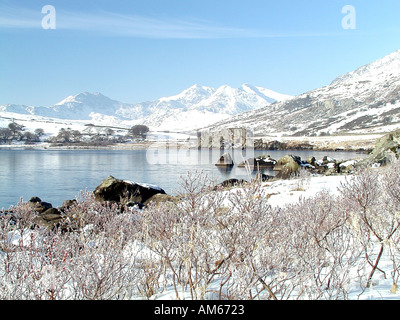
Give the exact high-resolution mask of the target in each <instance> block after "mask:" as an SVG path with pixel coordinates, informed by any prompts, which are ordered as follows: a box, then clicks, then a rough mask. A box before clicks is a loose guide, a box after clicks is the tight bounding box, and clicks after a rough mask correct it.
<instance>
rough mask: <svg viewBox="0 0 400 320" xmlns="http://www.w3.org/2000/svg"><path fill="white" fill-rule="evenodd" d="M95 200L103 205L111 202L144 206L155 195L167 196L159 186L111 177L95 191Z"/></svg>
mask: <svg viewBox="0 0 400 320" xmlns="http://www.w3.org/2000/svg"><path fill="white" fill-rule="evenodd" d="M93 193H94V195H95V199H96V200H97V201H99V202H101V203H105V202H111V203H119V204H122V205H125V204H127V203H129V202H132V201H134V202H136V203H138V204H143V203H144V202H146V201H147V200H148V199H150V198H151V197H152V196H154V195H155V194H159V193H160V194H166V193H165V191H164V190H163V189H161V188H159V187H157V186H153V185H148V184H143V183H134V182H130V181H125V180H120V179H116V178H114V177H113V176H109V177H107V178H106V179H104V180H103V181H102V182H101V184H100V185H99V186H98V187H97V188H96V189H95V190H94V192H93Z"/></svg>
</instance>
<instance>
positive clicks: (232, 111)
mask: <svg viewBox="0 0 400 320" xmlns="http://www.w3.org/2000/svg"><path fill="white" fill-rule="evenodd" d="M267 94H270V95H271V96H268V95H267ZM290 98H292V96H289V95H284V94H281V93H277V92H274V91H272V90H269V89H266V88H261V87H254V86H251V85H248V84H245V85H242V86H241V87H239V88H231V87H230V86H227V85H223V86H220V87H219V88H212V87H207V86H201V85H198V84H195V85H193V86H191V87H189V88H187V89H185V90H183V91H182V92H180V93H178V94H176V95H172V96H169V97H162V98H159V99H157V100H154V101H147V102H141V103H134V104H130V103H123V102H120V101H117V100H113V99H111V98H109V97H106V96H104V95H103V94H101V93H99V92H93V93H90V92H86V91H84V92H81V93H78V94H76V95H71V96H68V97H66V98H65V99H63V100H61V101H59V102H57V103H55V104H53V105H51V106H47V107H43V106H37V107H36V106H25V105H3V106H0V111H3V112H15V113H21V114H28V115H32V116H42V117H51V118H57V119H65V120H86V121H96V122H102V123H104V122H107V121H108V122H118V123H120V122H121V121H122V122H125V123H126V124H129V123H130V124H145V125H148V126H149V127H151V128H152V129H159V130H160V129H161V130H190V129H197V128H198V127H202V126H204V125H210V124H212V123H213V122H217V121H220V120H223V119H227V118H228V117H230V116H233V115H236V114H238V113H241V112H244V111H249V110H253V109H256V108H260V107H263V106H264V105H269V104H271V103H273V102H276V101H277V99H290Z"/></svg>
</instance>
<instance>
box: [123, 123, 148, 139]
mask: <svg viewBox="0 0 400 320" xmlns="http://www.w3.org/2000/svg"><path fill="white" fill-rule="evenodd" d="M149 131H150V129H149V127H147V126H145V125H141V124H139V125H135V126H133V127H132V128H130V129H129V132H128V134H129V135H131V136H132V137H134V138H141V139H146V136H147V133H148V132H149Z"/></svg>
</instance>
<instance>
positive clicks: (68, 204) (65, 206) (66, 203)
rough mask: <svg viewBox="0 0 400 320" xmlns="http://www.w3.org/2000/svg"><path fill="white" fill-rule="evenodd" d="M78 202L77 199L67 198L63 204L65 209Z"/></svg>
mask: <svg viewBox="0 0 400 320" xmlns="http://www.w3.org/2000/svg"><path fill="white" fill-rule="evenodd" d="M76 203H77V201H76V200H65V201H64V202H63V204H62V206H61V208H63V209H68V208H70V207H72V206H73V205H75V204H76Z"/></svg>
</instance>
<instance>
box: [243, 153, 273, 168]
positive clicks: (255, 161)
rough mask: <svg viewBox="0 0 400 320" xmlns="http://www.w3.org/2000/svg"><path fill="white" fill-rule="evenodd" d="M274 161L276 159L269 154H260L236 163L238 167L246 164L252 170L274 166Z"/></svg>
mask: <svg viewBox="0 0 400 320" xmlns="http://www.w3.org/2000/svg"><path fill="white" fill-rule="evenodd" d="M276 162H277V161H276V160H274V159H272V158H271V157H270V156H269V155H262V156H259V157H256V158H250V159H248V160H246V161H243V162H241V163H240V164H239V165H238V167H239V168H244V167H246V166H247V165H249V166H250V168H251V169H252V170H257V169H272V168H274V166H275V164H276Z"/></svg>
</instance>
